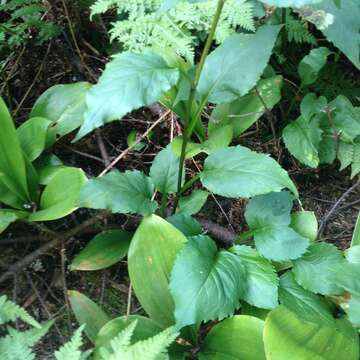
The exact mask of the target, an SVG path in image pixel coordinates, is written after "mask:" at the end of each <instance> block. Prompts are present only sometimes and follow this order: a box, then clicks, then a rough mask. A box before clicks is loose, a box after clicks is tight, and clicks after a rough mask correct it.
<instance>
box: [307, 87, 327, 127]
mask: <svg viewBox="0 0 360 360" xmlns="http://www.w3.org/2000/svg"><path fill="white" fill-rule="evenodd" d="M327 105H328V103H327V100H326V98H325V97H324V96H319V97H317V96H316V94H314V93H308V94H306V95H305V96H304V98H303V100H302V101H301V104H300V112H301V115H302V116H303V117H304V118H305V120H307V121H308V122H310V120H311V118H312V117H313V116H314V115H317V114H319V113H323V112H324V111H325V109H326V107H327Z"/></svg>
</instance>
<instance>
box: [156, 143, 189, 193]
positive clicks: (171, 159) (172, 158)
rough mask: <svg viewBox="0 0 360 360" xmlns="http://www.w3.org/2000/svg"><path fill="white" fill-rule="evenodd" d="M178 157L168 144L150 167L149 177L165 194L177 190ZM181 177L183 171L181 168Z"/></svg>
mask: <svg viewBox="0 0 360 360" xmlns="http://www.w3.org/2000/svg"><path fill="white" fill-rule="evenodd" d="M179 163H180V159H179V158H178V157H177V156H176V155H175V153H174V152H173V150H172V148H171V144H169V145H168V146H167V147H166V148H165V149H163V150H161V151H160V152H159V153H158V154H157V155H156V156H155V159H154V161H153V163H152V165H151V168H150V177H151V180H152V181H153V183H154V185H155V187H156V188H157V189H158V190H159V191H160V192H161V193H163V194H164V193H165V194H169V193H174V192H176V191H177V183H178V176H179ZM182 175H183V179H182V181H184V178H185V171H184V170H183V173H182Z"/></svg>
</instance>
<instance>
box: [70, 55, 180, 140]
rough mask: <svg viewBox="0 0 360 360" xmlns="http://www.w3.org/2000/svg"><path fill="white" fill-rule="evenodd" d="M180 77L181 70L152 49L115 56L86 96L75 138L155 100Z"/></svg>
mask: <svg viewBox="0 0 360 360" xmlns="http://www.w3.org/2000/svg"><path fill="white" fill-rule="evenodd" d="M178 78H179V70H178V69H175V68H171V67H170V66H169V65H168V64H167V63H166V62H165V61H164V60H163V59H162V58H161V57H160V56H159V55H157V54H155V53H152V52H150V51H146V52H144V53H142V54H135V53H131V52H123V53H121V54H119V55H117V56H115V57H114V59H113V60H112V61H111V62H110V63H108V64H107V65H106V69H105V71H104V72H103V74H102V75H101V77H100V79H99V82H98V83H97V84H96V85H94V86H93V87H92V88H91V89H90V90H89V92H88V93H87V95H86V103H87V107H88V110H87V111H86V113H85V121H84V123H83V125H82V126H81V128H80V130H79V132H78V134H77V136H76V140H78V139H80V138H81V137H83V136H85V135H86V134H88V133H89V132H90V131H92V130H94V129H96V128H98V127H100V126H102V125H104V124H106V123H108V122H110V121H114V120H116V119H121V118H122V117H123V116H124V115H125V114H127V113H128V112H130V111H132V110H135V109H138V108H139V107H141V106H145V105H151V104H152V103H154V102H156V101H157V100H159V99H160V97H161V96H162V95H163V94H164V93H165V92H166V91H168V90H169V89H170V88H171V87H172V86H173V85H175V84H176V82H177V80H178Z"/></svg>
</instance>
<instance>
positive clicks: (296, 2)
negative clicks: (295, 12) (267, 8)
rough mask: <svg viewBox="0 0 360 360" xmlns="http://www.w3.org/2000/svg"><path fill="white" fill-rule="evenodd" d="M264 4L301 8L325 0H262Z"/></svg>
mask: <svg viewBox="0 0 360 360" xmlns="http://www.w3.org/2000/svg"><path fill="white" fill-rule="evenodd" d="M260 1H261V2H263V3H264V4H267V5H272V6H278V7H294V8H301V7H303V6H306V5H311V4H317V3H319V2H321V1H323V0H260Z"/></svg>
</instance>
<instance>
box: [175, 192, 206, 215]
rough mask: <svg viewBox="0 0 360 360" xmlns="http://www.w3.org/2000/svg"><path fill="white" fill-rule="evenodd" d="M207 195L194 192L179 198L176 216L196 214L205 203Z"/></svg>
mask: <svg viewBox="0 0 360 360" xmlns="http://www.w3.org/2000/svg"><path fill="white" fill-rule="evenodd" d="M208 196H209V193H208V192H207V191H204V190H194V191H193V192H192V193H191V194H190V195H189V196H184V197H181V198H180V201H179V207H178V210H177V212H178V214H186V215H194V214H197V213H198V212H199V211H200V210H201V208H202V207H203V206H204V204H205V203H206V200H207V198H208Z"/></svg>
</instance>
